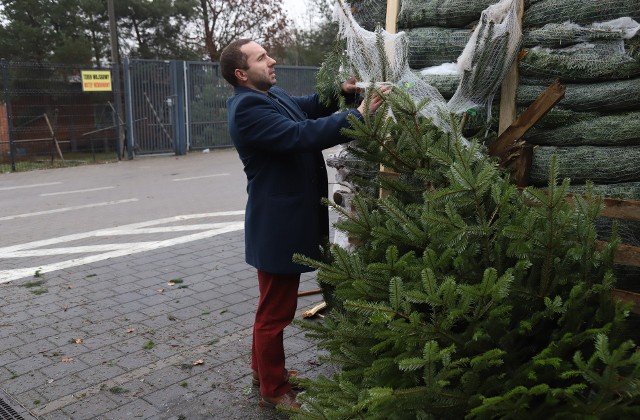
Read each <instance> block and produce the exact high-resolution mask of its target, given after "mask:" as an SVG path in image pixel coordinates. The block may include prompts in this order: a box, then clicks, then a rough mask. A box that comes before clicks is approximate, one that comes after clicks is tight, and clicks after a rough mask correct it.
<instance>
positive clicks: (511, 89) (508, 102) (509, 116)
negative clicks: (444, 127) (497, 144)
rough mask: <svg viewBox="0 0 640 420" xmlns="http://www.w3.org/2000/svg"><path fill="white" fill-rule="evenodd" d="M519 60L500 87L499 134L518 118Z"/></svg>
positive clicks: (520, 18)
mask: <svg viewBox="0 0 640 420" xmlns="http://www.w3.org/2000/svg"><path fill="white" fill-rule="evenodd" d="M518 1H519V2H520V11H519V13H518V20H519V21H520V27H522V15H523V13H524V0H518ZM519 78H520V76H519V74H518V60H517V59H516V61H514V62H513V64H512V65H511V68H510V69H509V72H508V73H507V76H506V77H505V79H504V81H503V82H502V87H501V88H500V121H499V124H498V135H500V134H502V133H503V132H504V131H505V130H506V129H507V127H509V126H510V125H511V123H512V122H513V121H514V120H515V119H516V90H517V89H518V79H519Z"/></svg>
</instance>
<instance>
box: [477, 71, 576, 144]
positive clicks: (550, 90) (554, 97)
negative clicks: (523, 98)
mask: <svg viewBox="0 0 640 420" xmlns="http://www.w3.org/2000/svg"><path fill="white" fill-rule="evenodd" d="M565 90H566V88H565V87H564V86H562V85H561V84H560V82H559V81H558V80H556V81H555V82H553V83H552V84H551V85H550V86H549V87H547V88H546V89H545V90H544V92H542V93H541V94H540V95H539V96H538V97H537V98H536V100H535V101H533V103H532V104H531V105H529V107H528V108H527V109H526V110H525V111H524V112H523V113H522V114H520V116H519V117H518V118H517V119H516V120H515V121H514V122H513V124H511V125H510V126H509V127H508V128H507V129H506V130H505V131H504V132H503V133H502V134H501V135H499V136H498V139H497V140H496V141H495V142H494V143H493V144H492V145H490V146H489V153H490V154H491V155H492V156H503V155H504V154H505V152H507V151H509V149H510V148H511V146H512V145H513V143H514V142H515V141H516V140H518V139H519V138H520V137H522V136H523V135H524V134H525V133H526V132H527V131H528V130H529V129H530V128H531V127H533V125H534V124H535V123H537V122H538V121H540V119H541V118H542V117H544V116H545V115H546V114H547V112H549V110H551V108H553V107H554V106H555V105H556V104H557V103H558V102H560V100H562V98H564V93H565Z"/></svg>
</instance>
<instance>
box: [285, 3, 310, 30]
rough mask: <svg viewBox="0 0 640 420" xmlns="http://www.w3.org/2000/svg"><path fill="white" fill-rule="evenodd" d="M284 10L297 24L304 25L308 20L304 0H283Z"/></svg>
mask: <svg viewBox="0 0 640 420" xmlns="http://www.w3.org/2000/svg"><path fill="white" fill-rule="evenodd" d="M282 4H283V6H284V9H285V12H287V15H288V16H289V18H290V19H291V20H293V21H294V22H295V24H296V25H298V26H305V25H306V24H307V21H308V16H307V13H306V11H307V2H306V0H283V2H282Z"/></svg>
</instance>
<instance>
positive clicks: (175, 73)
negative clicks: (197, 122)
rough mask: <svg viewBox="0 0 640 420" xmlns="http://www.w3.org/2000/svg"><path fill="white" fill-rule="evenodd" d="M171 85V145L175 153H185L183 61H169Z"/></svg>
mask: <svg viewBox="0 0 640 420" xmlns="http://www.w3.org/2000/svg"><path fill="white" fill-rule="evenodd" d="M171 85H172V89H171V90H172V96H173V98H174V101H173V121H171V123H172V124H173V142H174V144H173V147H174V150H175V153H176V155H186V154H187V139H186V135H185V125H186V122H185V118H184V110H185V100H186V99H185V92H184V90H185V89H184V61H177V60H172V61H171Z"/></svg>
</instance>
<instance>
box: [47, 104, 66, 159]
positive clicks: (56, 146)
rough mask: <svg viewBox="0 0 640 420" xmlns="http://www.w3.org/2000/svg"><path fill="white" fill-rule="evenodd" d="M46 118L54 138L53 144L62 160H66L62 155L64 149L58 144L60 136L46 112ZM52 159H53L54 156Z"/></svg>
mask: <svg viewBox="0 0 640 420" xmlns="http://www.w3.org/2000/svg"><path fill="white" fill-rule="evenodd" d="M44 119H45V121H46V122H47V125H48V126H49V132H50V133H51V140H53V145H54V147H55V148H56V151H57V152H58V156H60V160H62V161H63V162H64V157H63V156H62V150H60V145H59V144H58V138H57V137H56V133H55V131H53V127H52V126H51V122H50V121H49V117H48V116H47V114H46V113H45V114H44ZM51 160H52V161H53V158H52V159H51Z"/></svg>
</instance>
